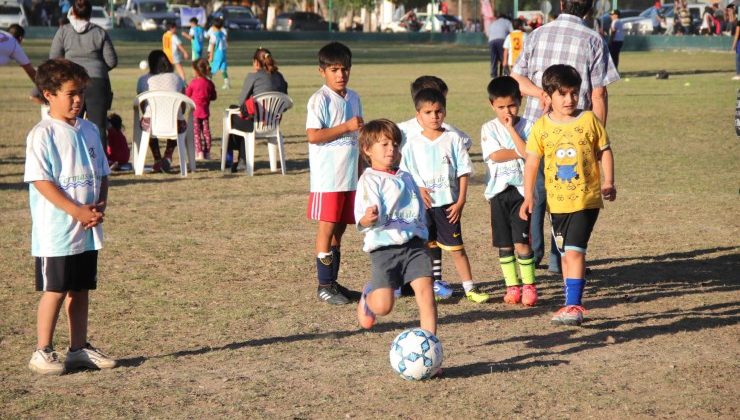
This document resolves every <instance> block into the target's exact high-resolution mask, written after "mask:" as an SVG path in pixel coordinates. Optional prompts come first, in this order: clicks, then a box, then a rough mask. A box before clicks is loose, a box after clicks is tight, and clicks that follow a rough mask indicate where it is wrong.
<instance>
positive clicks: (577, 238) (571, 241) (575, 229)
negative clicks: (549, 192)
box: [550, 209, 599, 254]
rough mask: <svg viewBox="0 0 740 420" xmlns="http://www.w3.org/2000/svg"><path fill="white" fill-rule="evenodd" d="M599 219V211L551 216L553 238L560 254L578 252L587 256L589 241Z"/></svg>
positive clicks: (591, 210)
mask: <svg viewBox="0 0 740 420" xmlns="http://www.w3.org/2000/svg"><path fill="white" fill-rule="evenodd" d="M598 218H599V209H586V210H580V211H577V212H575V213H559V214H551V215H550V223H551V224H552V236H553V238H555V243H556V244H557V246H558V251H559V252H560V254H565V251H578V252H580V253H583V254H585V253H586V249H587V248H588V240H589V238H591V232H592V231H593V230H594V225H595V224H596V219H598Z"/></svg>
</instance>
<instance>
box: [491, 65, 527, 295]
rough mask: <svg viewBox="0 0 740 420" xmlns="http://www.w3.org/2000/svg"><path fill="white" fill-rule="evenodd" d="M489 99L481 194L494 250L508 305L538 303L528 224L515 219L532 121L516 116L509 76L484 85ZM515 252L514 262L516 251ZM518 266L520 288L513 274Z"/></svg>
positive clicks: (517, 96)
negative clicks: (486, 205)
mask: <svg viewBox="0 0 740 420" xmlns="http://www.w3.org/2000/svg"><path fill="white" fill-rule="evenodd" d="M488 100H489V101H490V103H491V108H493V112H494V113H495V114H496V119H494V120H491V121H489V122H487V123H485V124H484V125H483V127H482V128H481V149H482V150H483V161H484V162H485V163H486V165H487V166H488V182H487V183H486V190H485V192H484V195H485V197H486V200H488V202H489V204H490V207H491V235H492V237H493V246H494V247H496V248H498V254H499V262H500V263H501V271H502V272H503V273H504V281H505V283H506V295H505V296H504V302H506V303H508V304H512V305H515V304H518V303H520V302H521V303H522V304H524V305H525V306H533V305H534V304H535V303H537V288H536V287H535V285H534V254H533V252H532V248H531V247H530V246H529V222H528V221H526V220H522V219H521V218H520V217H519V209H520V207H521V205H522V202H524V157H523V156H525V153H526V147H527V144H526V143H525V142H524V139H526V138H527V136H528V135H529V131H530V130H531V128H532V122H531V121H528V120H525V119H524V118H519V117H518V116H517V114H518V113H519V105H520V104H521V101H522V93H521V91H519V83H517V82H516V80H514V79H513V78H511V77H509V76H502V77H497V78H495V79H493V80H491V82H490V83H489V84H488ZM515 251H516V262H515V258H514V252H515ZM517 265H518V266H519V272H520V273H521V278H522V282H523V283H524V287H522V286H521V284H520V281H519V277H518V276H517V273H516V268H517Z"/></svg>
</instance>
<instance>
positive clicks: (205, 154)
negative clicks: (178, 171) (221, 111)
mask: <svg viewBox="0 0 740 420" xmlns="http://www.w3.org/2000/svg"><path fill="white" fill-rule="evenodd" d="M193 70H194V71H195V78H194V79H193V80H191V81H190V84H189V85H188V87H187V88H185V94H186V95H188V97H189V98H190V99H192V100H193V102H195V111H194V112H193V119H194V121H193V122H194V125H193V134H194V136H195V159H196V160H203V159H206V160H209V159H211V127H210V125H209V123H208V118H209V117H210V116H211V110H210V104H211V101H215V100H216V86H214V85H213V82H212V81H211V80H210V79H209V78H208V77H209V76H210V75H211V68H210V66H209V65H208V61H206V60H205V59H204V58H200V59H198V60H196V61H194V62H193Z"/></svg>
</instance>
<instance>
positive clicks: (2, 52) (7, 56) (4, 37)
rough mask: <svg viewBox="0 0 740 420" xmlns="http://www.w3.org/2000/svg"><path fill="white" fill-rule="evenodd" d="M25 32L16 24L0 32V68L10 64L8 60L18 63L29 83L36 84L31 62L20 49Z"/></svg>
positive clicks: (34, 71)
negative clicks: (29, 80)
mask: <svg viewBox="0 0 740 420" xmlns="http://www.w3.org/2000/svg"><path fill="white" fill-rule="evenodd" d="M25 34H26V31H25V30H24V29H23V27H22V26H21V25H18V24H16V23H14V24H12V25H10V27H8V31H7V32H5V31H0V66H4V65H6V64H8V63H9V62H10V60H13V61H15V62H16V63H18V65H19V66H21V68H23V70H24V71H25V72H26V74H27V75H28V77H29V78H30V79H31V82H33V83H36V82H35V79H36V70H34V68H33V66H32V65H31V60H29V59H28V57H27V56H26V53H25V52H23V48H21V42H23V36H24V35H25Z"/></svg>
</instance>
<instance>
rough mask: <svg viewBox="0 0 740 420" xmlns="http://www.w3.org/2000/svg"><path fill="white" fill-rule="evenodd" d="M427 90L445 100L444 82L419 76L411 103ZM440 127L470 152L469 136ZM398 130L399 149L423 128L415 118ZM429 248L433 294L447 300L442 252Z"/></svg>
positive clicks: (407, 289)
mask: <svg viewBox="0 0 740 420" xmlns="http://www.w3.org/2000/svg"><path fill="white" fill-rule="evenodd" d="M427 88H429V89H436V90H438V91H440V92H442V95H444V97H445V98H446V97H447V91H448V89H447V84H446V83H445V82H444V80H442V79H440V78H439V77H436V76H419V77H417V78H416V80H414V81H413V82H412V83H411V102H413V101H414V97H415V96H416V94H417V93H419V91H420V90H422V89H427ZM442 127H443V128H444V129H445V130H448V131H452V132H454V133H455V134H456V135H458V136H460V138H462V140H463V143H464V144H465V149H466V150H470V147H471V146H472V145H473V139H472V138H470V136H468V135H467V134H465V133H464V132H462V131H461V130H458V129H457V128H455V127H453V126H451V125H450V124H447V123H446V122H443V123H442ZM398 128H399V129H400V130H401V133H402V134H403V141H402V142H401V147H403V145H404V144H405V142H406V138H407V137H408V136H410V135H418V134H419V133H421V132H422V131H423V128H422V127H421V124H420V123H419V120H418V119H417V117H416V116H414V118H411V119H410V120H408V121H404V122H402V123H400V124H398ZM430 246H431V248H429V253H430V255H431V257H432V269H433V270H432V272H433V274H434V294H435V296H436V297H437V299H439V300H443V299H447V298H449V297H451V296H452V287H450V285H449V283H447V282H446V281H443V280H442V250H441V249H440V248H439V247H438V246H436V245H434V244H432V243H430ZM403 292H404V294H411V290H410V287H408V286H405V287H404V290H403Z"/></svg>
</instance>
